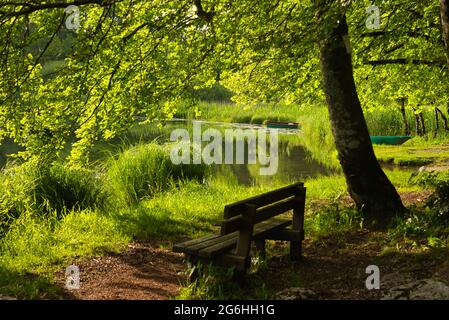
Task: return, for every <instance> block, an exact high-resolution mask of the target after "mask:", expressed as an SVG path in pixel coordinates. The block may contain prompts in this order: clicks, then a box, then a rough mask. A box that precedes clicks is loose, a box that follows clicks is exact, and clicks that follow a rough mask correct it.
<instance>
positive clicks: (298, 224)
mask: <svg viewBox="0 0 449 320" xmlns="http://www.w3.org/2000/svg"><path fill="white" fill-rule="evenodd" d="M295 200H296V202H297V203H296V206H295V208H294V209H293V218H292V230H293V231H299V232H301V239H304V209H305V208H304V207H305V202H306V188H304V187H298V192H297V194H296V195H295ZM301 256H302V240H300V241H291V242H290V258H291V259H292V261H298V260H300V259H301Z"/></svg>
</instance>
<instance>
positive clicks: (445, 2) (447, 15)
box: [440, 0, 449, 70]
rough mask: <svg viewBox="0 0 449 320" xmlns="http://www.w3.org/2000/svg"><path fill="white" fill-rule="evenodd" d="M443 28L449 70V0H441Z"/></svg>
mask: <svg viewBox="0 0 449 320" xmlns="http://www.w3.org/2000/svg"><path fill="white" fill-rule="evenodd" d="M440 14H441V27H442V30H443V40H444V45H445V47H446V61H447V68H448V70H449V0H440Z"/></svg>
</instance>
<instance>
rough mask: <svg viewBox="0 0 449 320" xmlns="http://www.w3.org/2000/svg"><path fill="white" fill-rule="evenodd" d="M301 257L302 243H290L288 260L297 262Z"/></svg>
mask: <svg viewBox="0 0 449 320" xmlns="http://www.w3.org/2000/svg"><path fill="white" fill-rule="evenodd" d="M301 257H302V241H291V242H290V259H291V260H292V261H299V260H301Z"/></svg>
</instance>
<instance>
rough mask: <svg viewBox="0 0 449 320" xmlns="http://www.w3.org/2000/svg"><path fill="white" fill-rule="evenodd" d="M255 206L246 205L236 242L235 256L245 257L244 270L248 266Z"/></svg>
mask: <svg viewBox="0 0 449 320" xmlns="http://www.w3.org/2000/svg"><path fill="white" fill-rule="evenodd" d="M256 209H257V208H256V206H255V205H253V204H246V211H245V212H244V213H243V214H242V216H243V226H242V228H241V229H240V231H239V238H238V240H237V248H236V250H235V254H236V255H238V256H241V257H245V259H247V261H246V262H245V270H246V267H247V266H248V265H249V262H250V261H249V252H250V249H251V239H252V237H253V228H254V219H255V217H256Z"/></svg>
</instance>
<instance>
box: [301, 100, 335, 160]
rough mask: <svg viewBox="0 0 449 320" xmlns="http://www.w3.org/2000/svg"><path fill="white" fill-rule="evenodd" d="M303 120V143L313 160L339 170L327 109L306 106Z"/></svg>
mask: <svg viewBox="0 0 449 320" xmlns="http://www.w3.org/2000/svg"><path fill="white" fill-rule="evenodd" d="M303 113H304V114H303V116H302V118H301V124H302V125H301V128H302V131H303V133H302V135H301V137H302V141H303V144H304V146H305V147H306V148H307V150H308V151H309V152H310V154H311V156H312V158H313V159H314V160H316V161H318V162H319V163H321V164H323V165H325V166H327V167H329V168H338V167H339V163H338V159H337V151H336V149H335V143H334V137H333V135H332V129H331V125H330V120H329V114H328V112H327V109H326V108H324V107H320V106H305V107H304V110H303Z"/></svg>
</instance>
